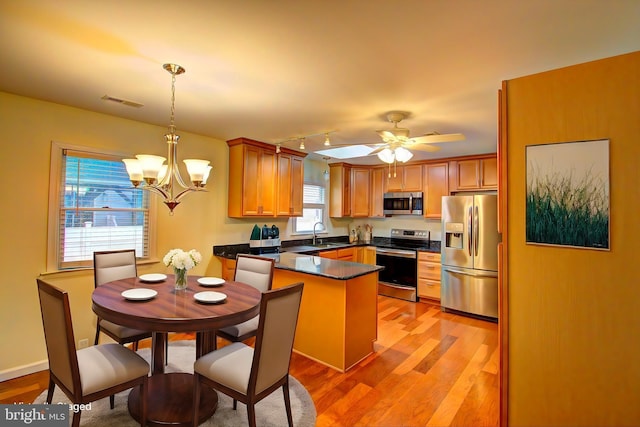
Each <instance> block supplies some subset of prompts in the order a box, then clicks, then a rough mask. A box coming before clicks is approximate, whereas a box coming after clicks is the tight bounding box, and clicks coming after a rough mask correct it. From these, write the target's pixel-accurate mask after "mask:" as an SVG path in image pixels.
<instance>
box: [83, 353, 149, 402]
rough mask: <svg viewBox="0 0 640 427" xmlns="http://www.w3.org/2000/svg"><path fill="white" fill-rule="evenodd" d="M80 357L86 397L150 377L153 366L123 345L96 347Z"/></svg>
mask: <svg viewBox="0 0 640 427" xmlns="http://www.w3.org/2000/svg"><path fill="white" fill-rule="evenodd" d="M77 354H78V367H79V370H80V383H81V384H82V394H83V395H87V394H91V393H95V392H97V391H100V390H104V389H106V388H109V387H111V386H113V385H115V384H120V383H124V382H127V381H130V380H133V379H135V378H138V377H141V376H143V375H148V374H149V364H148V363H147V362H146V361H145V360H144V359H143V358H142V357H140V356H139V355H138V354H136V353H134V352H133V351H131V350H129V349H128V348H126V347H124V346H121V345H120V344H115V343H109V344H101V345H94V346H92V347H87V348H83V349H82V350H78V351H77Z"/></svg>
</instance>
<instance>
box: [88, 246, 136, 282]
mask: <svg viewBox="0 0 640 427" xmlns="http://www.w3.org/2000/svg"><path fill="white" fill-rule="evenodd" d="M137 275H138V269H137V267H136V251H135V250H134V249H124V250H119V251H100V252H94V253H93V279H94V286H100V285H102V284H103V283H107V282H111V281H113V280H118V279H127V278H129V277H136V276H137Z"/></svg>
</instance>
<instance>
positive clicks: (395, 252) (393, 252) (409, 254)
mask: <svg viewBox="0 0 640 427" xmlns="http://www.w3.org/2000/svg"><path fill="white" fill-rule="evenodd" d="M376 254H383V255H388V256H395V257H398V258H417V255H416V251H405V250H402V249H387V248H376Z"/></svg>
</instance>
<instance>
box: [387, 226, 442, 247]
mask: <svg viewBox="0 0 640 427" xmlns="http://www.w3.org/2000/svg"><path fill="white" fill-rule="evenodd" d="M430 236H431V233H430V232H429V231H428V230H403V229H399V228H393V229H391V237H378V238H376V242H375V244H376V246H380V247H384V248H391V249H409V250H411V249H416V250H417V249H429V247H430V246H431V238H430Z"/></svg>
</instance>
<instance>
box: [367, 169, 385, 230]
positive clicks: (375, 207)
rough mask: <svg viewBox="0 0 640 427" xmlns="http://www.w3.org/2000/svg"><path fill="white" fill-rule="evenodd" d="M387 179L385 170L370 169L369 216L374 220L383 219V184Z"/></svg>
mask: <svg viewBox="0 0 640 427" xmlns="http://www.w3.org/2000/svg"><path fill="white" fill-rule="evenodd" d="M386 179H387V169H385V168H374V169H371V192H370V193H371V195H370V198H371V199H370V204H369V205H370V207H369V216H370V217H374V218H383V217H384V201H383V196H384V182H385V180H386Z"/></svg>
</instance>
